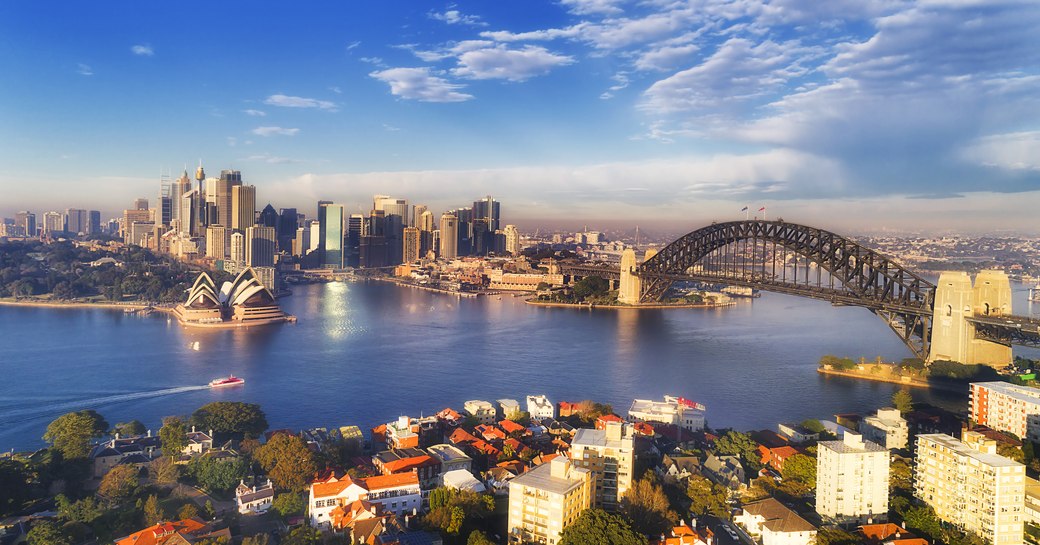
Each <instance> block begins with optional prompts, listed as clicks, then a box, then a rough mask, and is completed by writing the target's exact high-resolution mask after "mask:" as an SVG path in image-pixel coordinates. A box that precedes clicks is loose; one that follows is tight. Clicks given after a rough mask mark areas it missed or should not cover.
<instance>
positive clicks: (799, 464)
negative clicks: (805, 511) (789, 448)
mask: <svg viewBox="0 0 1040 545" xmlns="http://www.w3.org/2000/svg"><path fill="white" fill-rule="evenodd" d="M780 475H781V476H782V477H783V478H784V482H783V484H784V485H787V486H785V490H786V491H788V492H789V493H791V494H792V495H794V496H801V495H804V494H806V493H808V492H810V491H812V490H813V489H815V488H816V459H815V458H812V457H809V456H806V455H804V454H795V455H793V456H791V457H789V458H787V459H786V460H784V469H783V471H781V472H780Z"/></svg>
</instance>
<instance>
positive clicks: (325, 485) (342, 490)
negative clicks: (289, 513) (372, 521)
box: [307, 473, 422, 528]
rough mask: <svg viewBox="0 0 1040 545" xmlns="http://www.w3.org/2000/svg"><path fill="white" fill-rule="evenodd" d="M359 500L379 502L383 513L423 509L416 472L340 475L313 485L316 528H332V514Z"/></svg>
mask: <svg viewBox="0 0 1040 545" xmlns="http://www.w3.org/2000/svg"><path fill="white" fill-rule="evenodd" d="M358 500H365V501H368V502H369V503H378V504H380V505H381V506H382V509H383V511H385V512H388V513H393V514H395V515H398V516H403V515H405V514H410V513H413V512H415V511H417V510H418V509H419V508H421V507H422V489H421V488H420V486H419V476H418V475H416V474H415V473H402V474H397V475H380V476H377V477H367V478H357V479H354V478H351V477H350V476H348V475H343V476H336V475H335V474H333V475H330V476H328V477H327V478H324V479H320V480H317V481H314V482H313V483H311V486H310V496H309V500H308V510H307V512H308V514H309V515H310V522H311V525H312V526H316V527H320V528H328V527H329V526H330V524H331V517H330V513H331V512H332V511H333V510H334V509H336V508H337V507H340V506H343V505H350V504H352V503H354V502H355V501H358Z"/></svg>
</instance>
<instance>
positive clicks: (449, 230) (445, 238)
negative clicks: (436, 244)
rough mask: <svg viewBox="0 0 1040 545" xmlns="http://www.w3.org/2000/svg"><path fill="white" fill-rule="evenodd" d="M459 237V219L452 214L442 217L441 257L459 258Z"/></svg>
mask: <svg viewBox="0 0 1040 545" xmlns="http://www.w3.org/2000/svg"><path fill="white" fill-rule="evenodd" d="M458 235H459V218H457V217H455V216H453V215H451V214H444V215H443V216H441V228H440V238H441V247H440V257H441V258H442V259H455V258H456V257H458V255H459V254H458V248H459V247H458Z"/></svg>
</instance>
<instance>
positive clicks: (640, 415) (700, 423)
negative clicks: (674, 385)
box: [628, 395, 705, 431]
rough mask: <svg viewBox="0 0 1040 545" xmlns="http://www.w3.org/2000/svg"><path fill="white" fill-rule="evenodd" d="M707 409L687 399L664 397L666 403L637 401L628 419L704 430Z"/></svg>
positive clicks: (645, 400) (633, 404) (692, 429)
mask: <svg viewBox="0 0 1040 545" xmlns="http://www.w3.org/2000/svg"><path fill="white" fill-rule="evenodd" d="M704 414H705V407H704V405H701V404H700V403H695V402H693V401H690V400H688V399H685V398H681V397H676V396H668V395H666V396H664V401H652V400H649V399H636V400H634V401H632V406H631V407H629V409H628V417H629V418H630V419H632V420H643V421H645V422H661V423H664V424H674V425H676V426H679V427H681V428H683V429H686V430H690V431H697V430H702V429H704Z"/></svg>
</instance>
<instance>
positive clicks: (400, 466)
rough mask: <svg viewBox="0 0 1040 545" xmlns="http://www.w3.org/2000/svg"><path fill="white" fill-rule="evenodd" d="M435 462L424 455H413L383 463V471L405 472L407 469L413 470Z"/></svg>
mask: <svg viewBox="0 0 1040 545" xmlns="http://www.w3.org/2000/svg"><path fill="white" fill-rule="evenodd" d="M432 463H435V461H434V459H433V458H431V457H429V456H426V455H423V456H413V457H411V458H401V459H400V460H394V461H392V462H387V463H385V464H383V471H384V472H386V473H403V472H405V471H412V470H413V469H418V468H420V467H424V466H427V465H430V464H432Z"/></svg>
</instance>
